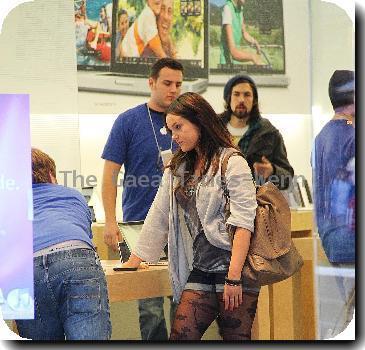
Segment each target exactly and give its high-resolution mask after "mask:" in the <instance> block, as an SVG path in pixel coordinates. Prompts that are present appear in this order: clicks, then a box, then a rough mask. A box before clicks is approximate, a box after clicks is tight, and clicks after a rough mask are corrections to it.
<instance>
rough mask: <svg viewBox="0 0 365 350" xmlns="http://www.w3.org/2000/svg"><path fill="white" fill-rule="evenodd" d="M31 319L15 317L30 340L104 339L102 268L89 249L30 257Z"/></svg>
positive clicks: (106, 307)
mask: <svg viewBox="0 0 365 350" xmlns="http://www.w3.org/2000/svg"><path fill="white" fill-rule="evenodd" d="M34 307H35V310H34V311H35V319H34V320H17V321H16V324H17V327H18V331H19V335H20V336H21V337H25V338H29V339H33V340H65V339H66V340H108V339H110V336H111V323H110V312H109V300H108V293H107V286H106V279H105V274H104V271H103V269H102V267H101V265H100V261H99V258H98V256H97V254H96V253H95V252H94V251H93V250H91V249H83V248H79V249H72V250H67V251H60V252H56V253H52V254H48V255H44V256H40V257H36V258H34Z"/></svg>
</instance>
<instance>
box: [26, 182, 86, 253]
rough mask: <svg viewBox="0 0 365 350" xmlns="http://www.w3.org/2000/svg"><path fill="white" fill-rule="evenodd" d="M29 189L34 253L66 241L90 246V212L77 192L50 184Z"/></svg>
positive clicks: (35, 185) (42, 184) (37, 185)
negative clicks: (81, 242)
mask: <svg viewBox="0 0 365 350" xmlns="http://www.w3.org/2000/svg"><path fill="white" fill-rule="evenodd" d="M32 187H33V216H34V220H33V251H34V252H37V251H38V250H41V249H44V248H47V247H49V246H51V245H54V244H58V243H61V242H65V241H69V240H79V241H84V242H86V243H88V244H89V245H90V246H91V247H93V243H92V241H91V238H92V232H91V213H90V210H89V208H88V206H87V204H86V201H85V199H84V197H83V196H82V195H81V194H80V193H79V192H78V191H76V190H74V189H72V188H68V187H64V186H60V185H55V184H50V183H40V184H33V186H32Z"/></svg>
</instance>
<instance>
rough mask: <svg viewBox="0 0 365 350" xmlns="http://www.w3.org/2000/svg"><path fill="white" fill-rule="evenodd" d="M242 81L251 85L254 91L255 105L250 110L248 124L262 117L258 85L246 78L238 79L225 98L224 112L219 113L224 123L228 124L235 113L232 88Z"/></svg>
mask: <svg viewBox="0 0 365 350" xmlns="http://www.w3.org/2000/svg"><path fill="white" fill-rule="evenodd" d="M242 83H247V84H249V85H250V86H251V89H252V92H253V105H252V110H251V112H250V118H249V120H248V124H253V123H255V122H256V121H257V119H259V118H260V117H261V113H260V109H259V101H258V93H257V88H256V85H255V84H253V83H252V82H250V81H249V80H246V79H244V78H240V79H237V80H236V81H235V82H234V84H232V86H231V88H230V90H229V93H228V95H227V96H226V98H225V102H224V112H223V113H221V114H220V115H219V117H220V118H222V120H223V123H224V124H225V125H227V123H228V122H229V121H230V120H231V116H232V114H233V111H232V109H231V97H232V90H233V88H234V87H235V86H236V85H238V84H242Z"/></svg>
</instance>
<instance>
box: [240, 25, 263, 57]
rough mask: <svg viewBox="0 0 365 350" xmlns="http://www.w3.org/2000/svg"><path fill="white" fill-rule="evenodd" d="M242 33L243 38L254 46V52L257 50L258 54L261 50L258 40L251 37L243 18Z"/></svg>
mask: <svg viewBox="0 0 365 350" xmlns="http://www.w3.org/2000/svg"><path fill="white" fill-rule="evenodd" d="M242 35H243V38H244V39H245V40H246V41H247V42H248V43H250V44H252V45H255V46H256V52H257V54H260V52H261V48H260V45H259V43H258V41H257V40H256V39H255V38H253V37H252V36H251V35H250V33H249V32H248V31H247V30H246V24H245V22H244V20H243V21H242Z"/></svg>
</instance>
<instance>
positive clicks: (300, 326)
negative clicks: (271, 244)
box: [93, 210, 324, 340]
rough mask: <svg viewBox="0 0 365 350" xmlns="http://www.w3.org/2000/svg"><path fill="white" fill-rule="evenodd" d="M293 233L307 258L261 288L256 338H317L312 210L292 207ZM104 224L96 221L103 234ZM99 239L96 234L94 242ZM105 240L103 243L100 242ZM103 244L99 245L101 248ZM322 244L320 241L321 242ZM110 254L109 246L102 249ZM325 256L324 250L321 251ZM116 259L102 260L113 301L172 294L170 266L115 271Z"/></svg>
mask: <svg viewBox="0 0 365 350" xmlns="http://www.w3.org/2000/svg"><path fill="white" fill-rule="evenodd" d="M291 225H292V237H293V241H294V244H295V246H296V248H297V249H298V251H299V253H300V254H301V255H302V257H303V259H304V265H303V267H302V269H301V271H300V272H298V273H297V274H295V275H294V276H293V277H291V278H289V279H287V280H285V281H283V282H280V283H276V284H274V285H270V286H265V287H263V288H262V289H261V292H260V297H259V302H258V307H257V313H256V318H255V321H254V325H253V329H252V339H256V340H314V339H316V327H317V321H316V303H315V300H316V298H315V289H314V279H315V278H314V265H315V258H314V252H315V249H314V242H315V240H314V238H313V235H312V232H313V219H312V211H310V210H307V211H292V218H291ZM102 226H103V225H93V232H94V235H95V234H97V235H98V234H100V232H102ZM95 239H96V241H99V242H101V239H100V237H99V240H98V238H97V237H94V242H95ZM100 244H101V243H100ZM100 244H99V245H98V249H100ZM319 246H320V245H319ZM98 251H99V254H100V252H104V253H105V254H109V253H108V250H107V249H106V250H105V249H104V248H103V249H101V250H98ZM320 255H321V256H322V257H323V256H324V254H323V253H322V252H320ZM116 263H117V260H115V261H104V260H103V261H102V265H103V267H104V269H105V272H106V277H107V283H108V292H109V299H110V302H116V301H126V300H133V299H142V298H146V297H156V296H168V295H171V287H170V282H169V278H168V270H167V267H166V266H163V267H160V266H158V267H157V266H151V267H149V268H148V269H146V270H138V271H131V272H129V271H128V272H125V271H123V272H120V271H118V272H115V271H113V269H112V266H115V264H116Z"/></svg>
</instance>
